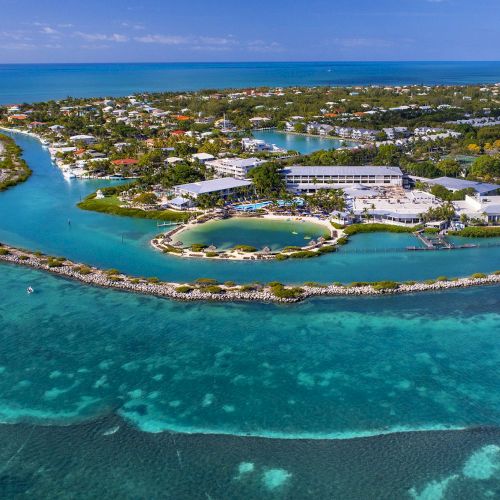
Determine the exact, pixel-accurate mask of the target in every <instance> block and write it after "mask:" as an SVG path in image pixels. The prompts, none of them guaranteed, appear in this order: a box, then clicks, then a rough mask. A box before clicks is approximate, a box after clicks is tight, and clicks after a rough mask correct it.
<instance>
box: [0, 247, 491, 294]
mask: <svg viewBox="0 0 500 500" xmlns="http://www.w3.org/2000/svg"><path fill="white" fill-rule="evenodd" d="M0 260H2V261H4V262H8V263H11V264H16V265H22V266H28V267H31V268H34V269H39V270H42V271H46V272H50V273H53V274H56V275H59V276H63V277H66V278H70V279H75V280H78V281H80V282H82V283H85V284H88V285H92V286H99V287H104V288H113V289H116V290H123V291H129V292H135V293H141V294H146V295H154V296H157V297H167V298H171V299H176V300H183V301H216V302H236V301H254V302H279V303H295V302H299V301H301V300H304V299H306V298H309V297H320V296H341V295H343V296H347V295H349V296H351V295H357V296H360V295H386V294H401V293H417V292H424V291H439V290H448V289H452V288H464V287H471V286H483V285H498V284H500V271H496V272H494V273H491V274H482V273H477V274H474V275H473V276H470V277H467V278H455V279H447V278H438V279H436V280H427V281H425V282H406V283H397V282H393V281H380V282H374V283H364V282H356V283H351V284H348V285H344V284H341V283H336V284H332V285H321V284H315V283H309V284H306V285H303V286H301V287H296V286H286V285H283V284H281V283H277V282H272V283H268V284H267V285H260V284H251V285H236V284H234V283H230V282H226V283H224V284H219V283H217V282H216V281H215V280H212V279H208V278H200V279H198V280H196V281H195V282H193V283H170V282H161V281H160V280H158V279H157V278H138V277H133V276H128V275H125V274H123V273H120V272H119V271H118V270H115V269H108V270H103V269H99V268H96V267H92V266H87V265H85V264H79V263H75V262H72V261H70V260H68V259H66V258H64V257H51V256H47V255H44V254H41V253H40V252H30V251H27V250H22V249H18V248H14V247H11V246H7V245H0Z"/></svg>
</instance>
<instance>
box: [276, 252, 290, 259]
mask: <svg viewBox="0 0 500 500" xmlns="http://www.w3.org/2000/svg"><path fill="white" fill-rule="evenodd" d="M274 258H275V259H276V260H287V259H288V255H286V254H284V253H278V254H276V255H275V257H274Z"/></svg>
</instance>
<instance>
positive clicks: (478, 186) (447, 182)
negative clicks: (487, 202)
mask: <svg viewBox="0 0 500 500" xmlns="http://www.w3.org/2000/svg"><path fill="white" fill-rule="evenodd" d="M426 183H427V184H438V185H439V186H443V187H445V188H446V189H450V190H451V191H459V190H461V189H467V188H472V189H474V190H475V191H476V192H477V193H479V194H483V193H490V192H492V191H496V190H497V189H500V185H498V184H488V183H486V182H477V181H468V180H466V179H455V178H454V177H438V178H437V179H429V180H427V181H426Z"/></svg>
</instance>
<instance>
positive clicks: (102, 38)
mask: <svg viewBox="0 0 500 500" xmlns="http://www.w3.org/2000/svg"><path fill="white" fill-rule="evenodd" d="M75 36H77V37H79V38H83V40H86V41H88V42H118V43H123V42H127V41H128V37H127V36H125V35H120V34H118V33H112V34H104V33H82V32H81V31H77V32H76V33H75Z"/></svg>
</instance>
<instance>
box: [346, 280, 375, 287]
mask: <svg viewBox="0 0 500 500" xmlns="http://www.w3.org/2000/svg"><path fill="white" fill-rule="evenodd" d="M368 285H370V283H368V281H353V282H352V283H351V284H350V285H349V286H350V287H351V288H359V287H361V286H368Z"/></svg>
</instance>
